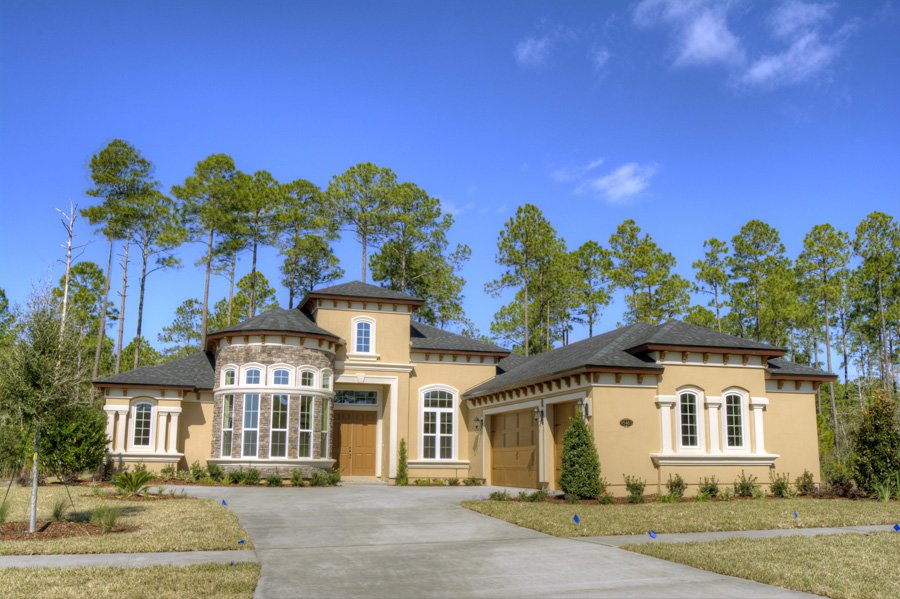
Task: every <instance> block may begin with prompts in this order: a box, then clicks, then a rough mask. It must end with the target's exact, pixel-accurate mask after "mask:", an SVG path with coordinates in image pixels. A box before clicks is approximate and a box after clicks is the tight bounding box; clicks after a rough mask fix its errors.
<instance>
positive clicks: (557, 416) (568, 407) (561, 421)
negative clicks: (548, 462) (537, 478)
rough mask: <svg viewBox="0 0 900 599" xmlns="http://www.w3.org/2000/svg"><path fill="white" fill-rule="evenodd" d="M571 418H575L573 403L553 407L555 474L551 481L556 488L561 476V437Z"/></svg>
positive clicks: (567, 428)
mask: <svg viewBox="0 0 900 599" xmlns="http://www.w3.org/2000/svg"><path fill="white" fill-rule="evenodd" d="M571 418H575V402H574V401H572V402H568V403H558V404H554V405H553V446H554V451H555V453H556V461H555V464H556V472H555V473H554V475H553V481H554V482H555V483H556V485H557V487H558V486H559V477H560V475H561V474H562V455H563V436H564V435H565V434H566V431H567V430H569V419H571Z"/></svg>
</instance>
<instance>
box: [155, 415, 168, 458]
mask: <svg viewBox="0 0 900 599" xmlns="http://www.w3.org/2000/svg"><path fill="white" fill-rule="evenodd" d="M168 416H169V413H168V412H166V411H163V410H162V409H158V410H157V414H156V453H162V452H164V451H165V450H166V421H167V420H168Z"/></svg>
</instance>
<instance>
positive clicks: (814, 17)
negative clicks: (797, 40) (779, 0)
mask: <svg viewBox="0 0 900 599" xmlns="http://www.w3.org/2000/svg"><path fill="white" fill-rule="evenodd" d="M835 6H836V5H835V4H833V3H830V4H815V3H807V2H801V1H800V0H788V1H787V2H785V3H784V4H782V5H781V6H779V7H778V8H776V9H775V10H774V11H772V14H771V15H770V16H769V26H770V27H771V28H772V32H773V33H774V34H775V36H777V37H780V38H793V37H794V36H795V35H796V34H801V35H802V34H804V33H809V32H810V31H814V30H816V29H817V28H818V27H820V26H821V25H822V24H823V23H824V22H825V21H827V20H828V19H830V18H831V14H832V12H833V11H834V9H835Z"/></svg>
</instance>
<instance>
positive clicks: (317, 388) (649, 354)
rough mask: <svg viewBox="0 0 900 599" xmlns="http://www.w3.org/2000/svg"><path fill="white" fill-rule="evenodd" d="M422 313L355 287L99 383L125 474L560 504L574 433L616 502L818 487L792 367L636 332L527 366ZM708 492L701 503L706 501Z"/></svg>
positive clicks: (702, 334)
mask: <svg viewBox="0 0 900 599" xmlns="http://www.w3.org/2000/svg"><path fill="white" fill-rule="evenodd" d="M421 305H422V301H421V300H419V299H417V298H414V297H410V296H408V295H405V294H403V293H398V292H396V291H391V290H388V289H384V288H381V287H376V286H373V285H368V284H365V283H361V282H350V283H345V284H341V285H336V286H333V287H327V288H324V289H319V290H317V291H314V292H312V293H310V294H309V295H308V296H307V297H306V298H305V299H304V300H303V302H302V303H301V305H300V308H299V309H293V310H284V309H274V310H271V311H269V312H266V313H263V314H260V315H258V316H256V317H254V318H250V319H249V320H246V321H244V322H242V323H240V324H237V325H234V326H232V327H228V328H226V329H222V330H219V331H215V332H213V333H211V334H210V335H209V338H208V340H207V346H206V348H205V351H203V352H198V353H196V354H194V355H191V356H188V357H186V358H183V359H180V360H176V361H173V362H169V363H167V364H164V365H161V366H150V367H145V368H138V369H136V370H132V371H128V372H123V373H120V374H117V375H115V376H110V377H107V378H103V379H100V380H97V381H94V385H95V386H96V387H98V388H100V389H102V391H103V394H104V396H105V410H106V412H107V415H108V419H109V420H108V429H107V432H108V435H109V437H110V439H111V443H110V453H111V454H112V455H113V456H114V458H116V459H117V460H119V461H120V462H122V463H124V464H125V465H128V464H134V463H138V462H143V463H145V464H146V465H147V466H148V467H149V468H154V469H157V468H161V467H162V466H164V465H166V464H172V465H177V466H179V467H181V468H185V467H187V466H188V465H189V464H191V463H192V462H194V461H199V462H201V463H210V464H212V463H215V464H218V465H220V466H222V467H224V468H226V469H228V468H238V467H245V468H246V467H251V466H252V467H254V468H256V469H258V470H259V471H260V472H263V473H271V472H277V473H281V474H283V475H284V476H289V475H290V473H291V471H292V470H293V469H296V468H300V469H303V470H304V472H305V473H307V474H309V473H311V472H312V471H313V470H316V469H323V470H329V469H331V468H340V469H341V471H342V473H343V475H344V476H345V477H346V476H359V477H373V478H380V479H384V480H390V479H394V478H395V477H396V475H397V464H398V448H399V444H400V440H401V439H405V440H406V443H407V447H408V455H409V476H410V478H412V479H416V478H425V477H428V478H459V479H464V478H468V477H475V478H479V479H484V480H485V481H486V482H487V483H489V484H495V485H508V486H516V487H526V488H528V487H530V488H540V487H544V488H549V489H556V488H558V484H557V482H556V481H557V478H558V474H559V464H560V457H561V448H562V437H563V434H564V433H565V430H566V428H567V426H568V423H569V419H570V418H572V417H583V418H585V419H586V420H587V421H588V422H589V423H590V426H591V427H592V429H593V432H594V437H595V439H596V442H597V449H598V452H599V456H600V463H601V467H602V469H603V476H604V477H605V478H606V479H607V480H608V481H609V482H610V490H611V491H612V492H613V493H616V494H622V493H624V489H623V488H622V482H623V475H624V474H631V475H636V476H640V477H642V478H644V479H646V480H647V481H648V483H649V484H648V491H653V490H654V485H657V484H664V483H665V481H666V480H667V479H668V476H669V474H673V473H679V474H681V476H683V477H684V478H685V480H686V481H687V482H688V483H689V484H690V485H692V486H694V485H696V484H698V483H699V481H700V480H701V479H702V478H703V477H708V476H717V477H718V479H719V480H720V481H721V482H724V483H730V482H731V481H733V480H734V478H735V477H736V476H737V475H738V474H739V473H740V472H741V471H742V470H744V471H746V472H747V473H748V474H754V475H756V476H757V477H758V478H759V480H760V482H763V483H765V482H768V480H769V477H768V474H769V471H770V470H771V469H774V470H776V471H778V472H789V473H791V474H792V475H794V476H796V475H798V474H801V473H802V472H803V471H804V470H809V471H810V472H812V473H813V474H814V475H815V477H816V478H817V479H818V472H819V455H818V443H817V436H816V415H815V390H816V388H817V387H818V385H819V384H820V383H822V382H824V381H828V380H832V379H833V378H834V377H833V375H831V374H829V373H826V372H822V371H820V370H817V369H814V368H810V367H807V366H801V365H798V364H793V363H791V362H788V361H786V360H785V359H784V358H783V356H784V353H785V352H784V350H781V349H777V348H773V347H771V346H769V345H766V344H764V343H757V342H754V341H749V340H746V339H741V338H738V337H733V336H730V335H724V334H721V333H718V332H714V331H711V330H708V329H705V328H702V327H697V326H694V325H689V324H686V323H683V322H679V321H670V322H668V323H665V324H662V325H650V324H643V323H638V324H633V325H629V326H625V327H621V328H618V329H616V330H613V331H610V332H607V333H604V334H602V335H598V336H595V337H592V338H590V339H586V340H584V341H580V342H577V343H573V344H571V345H568V346H566V347H562V348H558V349H555V350H553V351H550V352H546V353H543V354H539V355H536V356H532V357H530V358H525V357H523V356H517V355H511V354H510V352H509V351H508V350H505V349H503V348H501V347H497V346H496V345H492V344H489V343H484V342H481V341H476V340H473V339H469V338H466V337H462V336H460V335H455V334H453V333H449V332H447V331H443V330H440V329H437V328H434V327H431V326H427V325H424V324H422V323H419V322H417V321H416V320H415V312H416V309H417V308H418V307H420V306H421ZM694 488H696V487H694Z"/></svg>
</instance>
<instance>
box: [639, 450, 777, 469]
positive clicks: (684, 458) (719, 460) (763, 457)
mask: <svg viewBox="0 0 900 599" xmlns="http://www.w3.org/2000/svg"><path fill="white" fill-rule="evenodd" d="M779 457H781V456H780V455H778V454H775V453H651V454H650V459H651V460H653V464H654V465H656V466H773V465H774V464H775V460H776V459H778V458H779Z"/></svg>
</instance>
